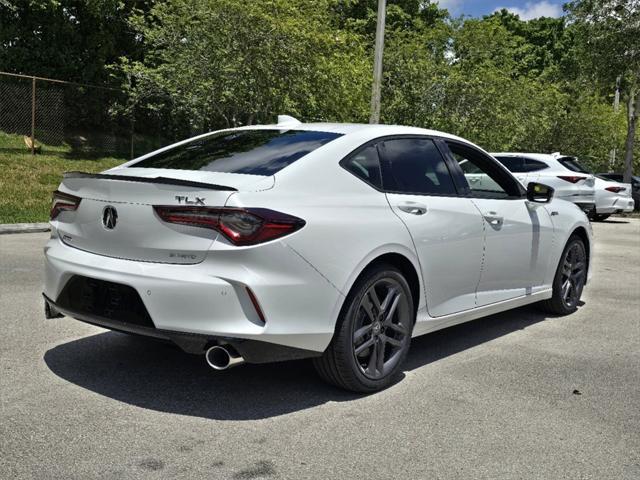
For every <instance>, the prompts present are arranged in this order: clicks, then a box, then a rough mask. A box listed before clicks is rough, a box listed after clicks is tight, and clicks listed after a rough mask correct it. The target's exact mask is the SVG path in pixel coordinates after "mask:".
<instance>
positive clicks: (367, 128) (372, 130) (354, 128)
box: [237, 122, 472, 143]
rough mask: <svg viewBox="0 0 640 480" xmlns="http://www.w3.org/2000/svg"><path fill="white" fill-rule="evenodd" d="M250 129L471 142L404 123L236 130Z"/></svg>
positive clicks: (284, 126)
mask: <svg viewBox="0 0 640 480" xmlns="http://www.w3.org/2000/svg"><path fill="white" fill-rule="evenodd" d="M251 129H256V130H258V129H269V130H275V129H277V130H282V129H289V130H305V131H315V132H331V133H338V134H341V135H349V134H352V133H365V132H366V133H367V134H370V135H371V136H372V137H382V136H385V135H402V134H409V135H410V134H415V135H430V136H435V137H443V138H448V139H451V140H458V141H462V142H465V143H472V142H469V141H468V140H466V139H464V138H461V137H458V136H456V135H452V134H450V133H446V132H441V131H439V130H431V129H428V128H420V127H409V126H406V125H385V124H369V123H329V122H314V123H301V122H300V123H293V122H291V123H284V124H270V125H246V126H243V127H239V128H237V130H251Z"/></svg>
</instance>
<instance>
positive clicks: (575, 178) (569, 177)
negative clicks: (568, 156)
mask: <svg viewBox="0 0 640 480" xmlns="http://www.w3.org/2000/svg"><path fill="white" fill-rule="evenodd" d="M558 178H561V179H562V180H564V181H565V182H571V183H578V182H579V181H580V180H584V179H586V178H587V177H580V176H577V175H575V176H572V175H566V176H565V175H558Z"/></svg>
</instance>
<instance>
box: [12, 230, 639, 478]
mask: <svg viewBox="0 0 640 480" xmlns="http://www.w3.org/2000/svg"><path fill="white" fill-rule="evenodd" d="M594 231H595V237H596V245H595V265H594V268H595V271H594V272H595V274H594V278H593V280H592V282H591V283H590V284H589V285H588V287H587V289H586V290H585V293H584V296H583V300H584V304H583V305H582V306H581V307H580V309H579V310H578V312H576V313H575V314H573V315H571V316H569V317H564V318H552V317H549V316H546V315H545V314H542V313H540V312H539V311H538V310H537V309H536V308H535V307H525V308H520V309H517V310H514V311H511V312H507V313H503V314H499V315H494V316H491V317H488V318H484V319H480V320H476V321H474V322H470V323H467V324H464V325H460V326H457V327H453V328H449V329H447V330H444V331H441V332H437V333H434V334H430V335H426V336H423V337H420V338H417V339H414V341H413V345H412V350H411V352H410V354H409V358H408V362H407V365H406V368H405V372H404V378H402V379H401V380H400V381H399V382H398V383H397V384H395V385H394V386H392V387H391V388H389V389H387V390H385V391H383V392H380V393H376V394H373V395H368V396H360V395H354V394H350V393H345V392H343V391H341V390H338V389H336V388H334V387H331V386H328V385H326V384H324V383H323V382H322V381H320V380H319V378H318V377H317V376H316V374H315V372H314V370H313V368H312V366H311V365H310V363H309V362H308V361H299V362H288V363H280V364H271V365H261V366H254V365H245V366H242V367H238V368H235V369H231V370H228V371H225V372H214V371H212V370H211V369H209V368H208V367H207V366H206V365H205V361H204V359H203V358H202V357H197V356H190V355H187V354H184V353H182V352H181V351H180V350H177V349H176V348H174V347H172V346H170V345H165V344H160V343H155V342H153V341H150V340H146V339H140V338H135V337H131V336H127V335H124V334H119V333H113V332H108V331H106V330H103V329H100V328H97V327H93V326H89V325H85V324H83V323H80V322H78V321H76V320H72V319H68V318H62V319H55V320H45V319H44V316H43V305H42V299H41V296H40V292H41V285H42V277H43V271H42V264H43V261H42V247H43V245H44V244H45V242H46V240H47V238H48V234H47V233H30V234H14V235H2V236H0V326H1V328H2V330H1V332H0V478H1V479H13V478H34V479H46V478H64V479H76V478H77V479H92V478H135V479H140V478H142V479H144V478H150V479H155V478H184V479H195V478H209V479H218V478H220V479H227V478H228V479H259V478H264V479H278V478H290V479H305V478H320V479H329V478H336V479H369V480H371V479H378V478H380V479H391V478H393V479H395V478H407V479H449V478H451V479H458V478H459V479H469V478H474V479H475V478H483V479H484V478H486V479H537V478H540V479H560V478H567V479H598V480H601V479H623V478H624V479H634V480H637V479H639V478H640V220H639V219H622V218H612V219H610V221H608V222H605V223H596V224H594Z"/></svg>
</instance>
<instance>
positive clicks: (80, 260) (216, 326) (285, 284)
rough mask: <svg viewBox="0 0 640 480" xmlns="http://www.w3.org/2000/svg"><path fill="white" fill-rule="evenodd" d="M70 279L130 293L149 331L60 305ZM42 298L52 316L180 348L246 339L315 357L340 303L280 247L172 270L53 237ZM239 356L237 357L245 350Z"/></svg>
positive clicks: (214, 255)
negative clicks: (95, 251) (148, 323)
mask: <svg viewBox="0 0 640 480" xmlns="http://www.w3.org/2000/svg"><path fill="white" fill-rule="evenodd" d="M74 276H82V277H88V278H90V279H96V280H99V281H104V282H113V283H115V284H119V285H124V286H127V287H131V288H132V289H133V290H135V292H137V294H138V295H139V297H140V299H141V302H142V304H143V305H144V308H145V309H146V311H147V312H148V315H149V317H150V319H151V320H152V324H153V328H152V331H150V330H145V329H142V330H140V329H138V328H134V327H132V326H131V325H127V324H124V323H123V322H120V323H113V322H114V321H115V322H118V321H119V320H121V319H118V318H104V317H100V316H95V315H87V313H86V311H85V312H84V313H82V312H80V311H78V309H77V308H74V307H77V305H76V306H74V305H73V303H71V304H67V305H59V303H60V295H61V293H62V292H63V289H64V287H65V285H67V283H68V282H69V280H70V279H71V278H72V277H74ZM247 287H249V288H250V289H251V291H252V292H253V294H254V295H255V298H256V299H257V301H258V303H259V306H260V308H261V310H262V312H263V314H264V318H265V320H266V321H265V322H263V321H262V320H261V319H260V316H259V314H258V313H257V311H256V309H255V308H254V305H253V303H252V301H251V298H250V296H249V293H248V292H247V289H246V288H247ZM43 293H44V295H45V296H46V298H47V301H48V302H49V303H50V304H51V305H52V306H53V307H54V308H55V309H56V310H59V311H62V313H65V314H66V315H68V316H70V317H73V318H77V319H79V320H82V321H85V322H88V323H93V324H96V325H100V326H104V327H106V328H112V329H115V330H123V331H129V332H131V333H138V334H141V335H148V336H154V337H158V338H165V339H169V340H172V341H175V339H178V341H175V343H178V344H179V345H180V346H183V345H184V343H185V342H184V341H183V340H184V339H185V338H187V339H189V338H193V337H194V336H196V337H197V338H198V341H199V342H200V343H201V344H202V343H203V341H204V343H205V344H206V343H207V342H209V341H216V340H219V339H221V338H223V339H233V340H234V341H236V342H237V341H240V340H252V341H256V342H260V343H261V344H262V343H268V344H275V345H280V346H284V347H291V348H293V349H299V350H305V351H311V352H317V353H318V352H323V351H324V350H325V349H326V347H327V345H328V344H329V342H330V341H331V338H332V336H333V332H334V327H335V318H333V311H334V309H335V308H336V305H338V303H339V302H341V301H342V299H343V297H342V295H341V294H340V293H339V292H338V291H337V290H336V289H335V288H334V287H333V286H332V285H331V284H330V283H329V282H328V281H327V280H326V279H325V278H324V277H322V276H321V275H320V274H319V273H318V272H317V270H315V269H314V268H313V267H312V266H311V265H310V264H309V263H308V262H306V261H305V260H304V259H303V258H302V257H300V256H299V255H298V254H297V253H295V252H294V251H293V250H291V248H289V247H288V246H287V245H285V244H283V243H281V242H275V243H272V244H265V245H262V246H260V247H259V248H246V249H234V250H233V251H231V250H227V251H210V252H209V253H208V255H207V258H206V259H205V260H204V261H203V262H202V263H199V264H196V265H174V264H159V263H148V262H136V261H130V260H122V259H118V258H111V257H105V256H101V255H95V254H92V253H88V252H84V251H82V250H79V249H76V248H73V247H70V246H67V245H65V244H63V243H62V242H61V241H60V240H59V239H58V238H56V237H55V235H54V237H53V238H52V239H51V240H50V241H49V243H48V244H47V246H46V247H45V287H44V292H43ZM132 328H133V329H134V330H136V331H132ZM167 332H168V333H167ZM227 343H231V342H229V341H227ZM233 346H234V347H235V346H236V345H233ZM183 348H184V347H183ZM198 348H200V347H198ZM186 349H188V348H185V350H186ZM190 350H193V349H190ZM237 350H238V352H240V353H243V352H242V351H243V350H244V348H243V347H241V346H238V347H237ZM243 356H244V355H243ZM247 361H251V360H250V359H249V358H247Z"/></svg>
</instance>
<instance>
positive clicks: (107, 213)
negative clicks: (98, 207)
mask: <svg viewBox="0 0 640 480" xmlns="http://www.w3.org/2000/svg"><path fill="white" fill-rule="evenodd" d="M117 222H118V212H117V210H116V209H115V208H113V207H112V206H111V205H109V206H108V207H104V210H103V211H102V225H104V228H106V229H107V230H113V229H114V228H116V223H117Z"/></svg>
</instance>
